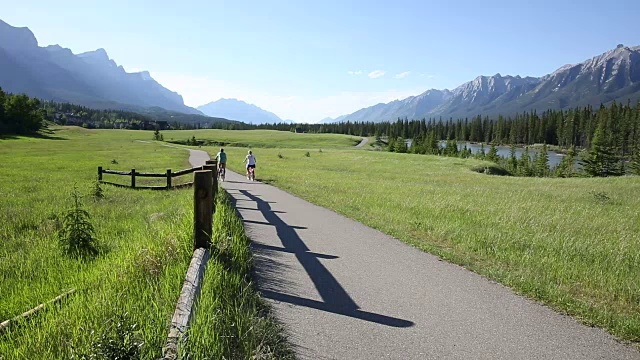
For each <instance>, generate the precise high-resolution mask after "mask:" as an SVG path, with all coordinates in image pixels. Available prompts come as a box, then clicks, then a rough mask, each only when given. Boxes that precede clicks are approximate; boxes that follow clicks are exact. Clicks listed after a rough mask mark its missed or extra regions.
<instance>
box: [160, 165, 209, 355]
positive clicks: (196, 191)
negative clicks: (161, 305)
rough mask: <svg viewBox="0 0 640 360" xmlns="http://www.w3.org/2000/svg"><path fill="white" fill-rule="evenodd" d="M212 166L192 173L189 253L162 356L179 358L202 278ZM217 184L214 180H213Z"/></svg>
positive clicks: (205, 256) (206, 244) (207, 259)
mask: <svg viewBox="0 0 640 360" xmlns="http://www.w3.org/2000/svg"><path fill="white" fill-rule="evenodd" d="M216 170H217V169H216V167H215V166H213V165H205V166H204V167H203V170H202V171H196V172H195V173H194V174H193V183H194V186H193V210H194V212H193V215H194V217H193V248H194V251H193V256H192V258H191V263H190V265H189V268H188V270H187V274H186V276H185V279H184V283H183V285H182V291H181V292H180V296H179V298H178V302H177V304H176V309H175V311H174V313H173V317H172V318H171V325H170V326H169V334H168V336H167V341H166V342H165V345H164V347H163V348H162V358H163V359H164V360H176V359H178V358H179V354H180V347H182V346H183V345H184V343H185V341H187V338H188V336H186V335H187V331H188V329H189V324H190V322H191V319H192V318H193V309H194V305H195V304H196V302H197V300H198V296H199V294H200V288H201V286H202V280H203V279H204V273H205V269H206V267H207V261H209V256H210V253H209V248H210V246H211V239H212V237H213V236H212V235H213V213H214V211H215V207H214V203H215V201H216V197H215V195H216V191H214V189H213V184H214V179H217V171H216ZM216 186H217V184H216Z"/></svg>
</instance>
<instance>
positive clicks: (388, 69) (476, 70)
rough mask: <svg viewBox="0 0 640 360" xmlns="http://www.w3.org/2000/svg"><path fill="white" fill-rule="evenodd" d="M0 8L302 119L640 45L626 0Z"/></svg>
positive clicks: (141, 65)
mask: <svg viewBox="0 0 640 360" xmlns="http://www.w3.org/2000/svg"><path fill="white" fill-rule="evenodd" d="M0 2H1V3H2V6H0V8H2V19H3V20H5V21H7V22H8V23H10V24H12V25H13V26H21V27H29V28H30V29H31V30H32V31H33V32H34V33H35V35H36V37H37V39H38V41H39V44H40V46H46V45H50V44H60V45H61V46H63V47H67V48H70V49H71V50H72V51H73V52H74V53H80V52H84V51H90V50H95V49H97V48H104V49H105V50H106V51H107V53H108V54H109V57H110V58H112V59H113V60H115V61H116V62H117V63H118V64H119V65H122V66H123V67H124V68H125V69H126V70H127V71H129V72H132V71H141V70H148V71H149V72H150V73H151V75H152V76H153V77H154V78H155V79H156V80H157V81H158V82H160V83H161V84H162V85H164V86H165V87H167V88H169V89H171V90H172V91H176V92H178V93H180V94H181V95H182V96H183V98H184V101H185V103H186V104H187V105H189V106H193V107H197V106H200V105H203V104H206V103H209V102H211V101H214V100H217V99H220V98H237V99H240V100H244V101H246V102H249V103H253V104H255V105H257V106H259V107H261V108H263V109H265V110H268V111H271V112H274V113H276V114H277V115H278V116H280V117H281V118H282V119H293V120H295V121H298V122H317V121H319V120H320V119H322V118H325V117H327V116H330V117H336V116H339V115H344V114H347V113H350V112H353V111H356V110H358V109H360V108H363V107H367V106H371V105H374V104H376V103H380V102H389V101H391V100H394V99H402V98H406V97H408V96H412V95H418V94H420V93H422V92H424V91H426V90H428V89H431V88H435V89H444V88H448V89H452V88H455V87H457V86H459V85H461V84H462V83H464V82H466V81H470V80H472V79H474V78H475V77H476V76H479V75H494V74H496V73H501V74H502V75H521V76H527V75H529V76H541V75H544V74H547V73H550V72H552V71H554V70H555V69H557V68H559V67H560V66H562V65H564V64H567V63H578V62H581V61H584V60H586V59H587V58H590V57H592V56H593V55H595V54H599V53H601V52H603V51H606V50H608V49H611V48H613V47H615V46H616V45H617V44H619V43H623V44H625V45H630V46H636V45H640V35H639V33H638V31H637V25H636V23H637V14H638V13H640V2H638V1H630V0H629V1H614V2H608V3H607V4H608V5H607V6H603V3H601V2H596V1H583V2H580V3H579V4H578V3H575V2H573V1H565V0H562V1H550V0H543V1H537V2H528V3H524V2H514V1H485V2H481V3H480V2H476V1H452V2H447V3H443V2H428V1H409V0H402V1H393V2H391V1H385V2H370V1H334V0H330V1H323V2H313V3H311V2H306V1H304V2H303V1H269V2H264V1H184V2H174V1H171V2H170V1H155V2H151V1H136V2H131V1H124V0H115V1H109V2H98V3H96V4H90V5H89V4H87V2H84V1H59V2H56V6H49V2H48V1H44V0H25V1H20V2H18V3H15V2H9V1H7V0H2V1H0Z"/></svg>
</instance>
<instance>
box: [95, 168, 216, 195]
mask: <svg viewBox="0 0 640 360" xmlns="http://www.w3.org/2000/svg"><path fill="white" fill-rule="evenodd" d="M202 169H203V167H202V166H199V167H194V168H191V169H184V170H179V171H175V172H173V171H171V169H167V171H166V172H164V173H151V172H140V171H136V169H131V171H120V170H108V169H103V168H102V166H98V181H99V182H100V183H103V184H110V185H114V186H119V187H130V188H135V189H151V190H168V189H178V188H184V187H190V186H193V182H187V183H184V184H179V185H173V183H174V181H173V180H172V179H173V178H175V177H177V176H182V175H187V174H191V173H193V172H195V171H198V170H202ZM104 174H111V175H122V176H129V177H130V179H131V183H130V185H124V184H118V183H115V182H111V181H105V180H104V179H103V175H104ZM139 177H143V178H163V179H166V181H167V182H166V185H165V186H140V185H136V178H139Z"/></svg>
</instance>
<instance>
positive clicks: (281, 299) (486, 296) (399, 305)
mask: <svg viewBox="0 0 640 360" xmlns="http://www.w3.org/2000/svg"><path fill="white" fill-rule="evenodd" d="M207 159H209V156H208V154H207V153H206V152H204V151H200V150H191V156H190V158H189V161H190V162H191V164H192V166H200V165H202V164H204V162H205V161H206V160H207ZM226 180H227V181H225V182H224V183H222V186H223V187H224V188H225V189H226V190H227V192H228V193H229V195H230V196H231V198H232V201H233V202H234V203H235V206H236V209H238V211H239V213H240V215H241V217H242V219H243V222H244V226H245V229H246V232H247V234H248V236H249V238H250V239H251V240H252V250H253V252H254V261H255V263H254V265H255V273H254V279H255V281H256V284H257V287H258V290H259V291H260V293H261V295H262V296H263V298H265V299H267V301H268V302H269V303H270V304H271V305H272V307H273V309H274V312H275V315H276V317H277V318H278V319H279V320H280V321H281V322H283V323H284V324H285V326H286V328H287V329H288V331H289V333H290V335H291V336H290V341H291V343H292V344H293V345H294V347H295V351H296V354H297V355H298V357H299V358H302V359H640V352H638V351H637V350H635V349H633V348H631V347H630V346H627V345H624V344H621V343H619V342H617V341H616V340H615V339H614V338H613V337H612V336H610V335H609V334H607V333H606V332H605V331H604V330H602V329H598V328H590V327H587V326H584V325H582V324H579V323H578V322H577V321H575V320H574V319H572V318H570V317H568V316H563V315H560V314H558V313H556V312H554V311H552V310H551V309H549V308H547V307H545V306H542V305H540V304H538V303H535V302H533V301H531V300H528V299H526V298H524V297H521V296H518V295H516V294H514V293H513V292H512V291H511V290H510V289H508V288H506V287H504V286H502V285H500V284H497V283H494V282H491V281H489V280H487V279H486V278H483V277H481V276H479V275H477V274H474V273H472V272H470V271H468V270H466V269H464V268H462V267H460V266H457V265H453V264H450V263H447V262H444V261H441V260H439V259H438V258H437V257H435V256H432V255H430V254H428V253H425V252H422V251H420V250H418V249H415V248H413V247H410V246H408V245H406V244H404V243H402V242H400V241H399V240H396V239H394V238H392V237H390V236H388V235H385V234H383V233H381V232H379V231H377V230H374V229H372V228H369V227H367V226H364V225H363V224H360V223H358V222H356V221H353V220H351V219H348V218H345V217H343V216H341V215H338V214H337V213H335V212H333V211H330V210H328V209H325V208H322V207H319V206H316V205H313V204H311V203H309V202H307V201H304V200H302V199H300V198H297V197H295V196H293V195H291V194H288V193H286V192H284V191H282V190H279V189H278V188H276V187H273V186H270V185H266V184H262V183H260V182H251V181H248V180H246V178H245V177H244V176H242V175H239V174H236V173H234V172H231V171H227V176H226Z"/></svg>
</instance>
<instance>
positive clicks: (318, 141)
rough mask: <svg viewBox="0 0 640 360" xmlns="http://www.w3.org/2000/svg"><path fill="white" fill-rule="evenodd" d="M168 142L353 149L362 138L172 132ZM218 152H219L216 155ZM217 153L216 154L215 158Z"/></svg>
mask: <svg viewBox="0 0 640 360" xmlns="http://www.w3.org/2000/svg"><path fill="white" fill-rule="evenodd" d="M162 134H163V136H164V140H165V141H168V142H171V141H181V140H187V139H191V138H192V137H195V138H196V139H197V140H211V141H216V142H219V143H224V144H226V145H225V146H235V147H260V148H299V149H305V148H333V149H336V148H344V149H347V148H350V147H353V146H355V145H357V144H358V143H359V142H360V140H361V139H362V138H361V137H359V136H347V135H338V134H303V133H299V134H296V133H293V132H290V131H276V130H237V131H229V130H218V129H207V130H171V131H163V132H162ZM216 152H217V151H216ZM216 152H213V154H214V155H215V154H216Z"/></svg>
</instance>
